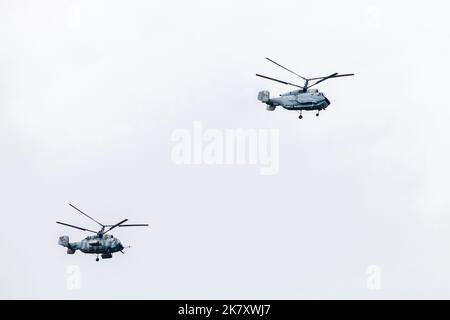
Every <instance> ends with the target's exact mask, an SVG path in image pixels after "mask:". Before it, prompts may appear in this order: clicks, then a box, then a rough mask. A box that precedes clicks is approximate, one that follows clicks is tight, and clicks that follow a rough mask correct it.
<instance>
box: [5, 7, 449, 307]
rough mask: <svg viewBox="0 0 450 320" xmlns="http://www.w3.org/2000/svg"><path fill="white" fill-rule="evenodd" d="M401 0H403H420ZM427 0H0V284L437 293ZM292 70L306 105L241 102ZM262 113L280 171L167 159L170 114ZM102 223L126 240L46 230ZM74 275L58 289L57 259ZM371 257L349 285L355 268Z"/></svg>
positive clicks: (252, 122) (179, 118) (321, 294)
mask: <svg viewBox="0 0 450 320" xmlns="http://www.w3.org/2000/svg"><path fill="white" fill-rule="evenodd" d="M419 3H420V4H419ZM449 9H450V8H449V5H448V4H447V3H446V2H444V1H427V2H426V3H424V2H423V1H420V2H419V1H397V2H392V1H344V2H342V1H340V2H337V1H331V0H329V1H313V2H312V1H304V2H302V1H261V0H260V1H155V0H152V1H111V0H108V1H39V2H37V1H5V0H1V1H0V42H1V46H0V150H1V157H0V164H1V167H0V194H1V195H2V196H1V202H0V203H1V220H2V229H1V232H0V252H1V263H0V298H39V299H41V298H58V299H59V298H61V299H68V298H139V299H140V298H142V299H145V298H194V299H195V298H261V299H263V298H267V299H271V298H275V299H276V298H287V299H293V298H450V274H449V272H448V270H449V268H450V253H449V244H450V233H449V231H450V230H449V229H450V218H449V213H450V210H449V209H450V203H449V200H448V196H447V193H448V181H449V178H450V171H449V168H448V162H449V160H450V153H449V150H448V142H447V137H448V136H449V134H450V127H449V126H448V123H449V117H450V111H449V109H448V107H449V103H448V91H449V90H448V86H449V80H450V66H449V63H448V57H449V56H450V43H449V41H448V39H449V38H450V22H449V20H448V11H449ZM266 56H268V57H271V58H272V59H275V60H277V61H279V62H280V63H282V64H285V65H286V66H287V67H290V68H292V69H294V70H295V71H297V72H298V73H300V74H303V75H305V76H311V77H313V76H324V75H327V74H331V73H334V72H340V73H347V72H354V73H356V75H357V76H356V77H354V78H342V79H336V80H332V81H327V82H325V83H323V84H322V85H321V86H320V89H321V90H323V91H324V92H325V93H326V94H327V96H328V97H329V98H330V99H331V100H334V102H333V103H332V105H331V106H330V107H329V109H328V110H327V111H325V112H323V113H322V114H321V116H320V117H319V118H318V119H317V118H316V117H315V116H314V114H313V113H308V114H306V115H305V117H304V119H303V120H302V121H300V120H298V119H297V114H296V113H295V112H288V111H286V110H283V109H277V110H276V111H274V112H267V111H266V110H265V106H264V105H263V104H261V103H260V102H259V101H257V100H256V96H257V92H258V91H260V90H263V89H268V90H270V91H271V93H272V94H278V93H281V92H283V91H287V90H289V88H287V87H285V86H283V85H281V84H277V83H272V82H269V81H266V80H263V79H259V78H257V77H255V75H254V74H255V73H262V74H266V75H269V76H273V77H277V78H281V79H285V80H287V81H294V80H297V79H295V77H294V76H292V75H290V74H289V73H287V72H285V71H284V70H282V69H279V68H277V67H276V66H275V65H272V64H270V63H269V62H267V61H265V60H264V57H266ZM195 120H201V121H202V122H203V125H204V126H205V127H210V128H218V129H225V128H255V129H259V128H279V129H280V170H279V173H278V174H277V175H274V176H260V175H259V168H257V167H255V166H250V165H248V166H206V165H205V166H174V165H173V164H172V163H171V160H170V152H171V148H172V146H173V142H171V141H170V136H171V133H172V132H173V130H175V129H177V128H187V129H190V128H192V125H193V121H195ZM69 202H71V203H74V204H75V205H77V206H79V207H80V208H82V209H83V210H85V211H86V212H87V213H89V214H91V215H92V216H94V217H96V218H97V219H98V220H101V221H103V222H105V223H115V222H117V221H120V220H121V219H123V218H128V219H130V222H136V223H139V222H148V223H150V224H151V227H150V228H148V229H145V228H140V229H139V228H135V229H119V230H117V231H116V232H115V233H114V235H116V236H117V237H119V238H120V239H121V241H122V242H123V243H124V244H130V245H132V246H133V248H131V249H129V250H128V251H127V253H126V255H123V256H122V255H120V254H118V255H115V256H114V258H113V259H111V260H105V261H100V262H99V263H96V262H95V259H94V256H90V255H83V254H81V253H79V252H77V254H75V255H73V256H71V255H67V254H66V253H65V249H64V248H62V247H60V246H58V245H57V244H56V243H57V239H58V237H59V236H60V235H65V234H67V235H69V236H70V239H71V241H78V240H80V239H81V238H83V237H84V236H85V233H83V232H81V231H78V230H75V229H69V228H64V227H62V226H58V225H56V224H55V221H56V220H60V221H65V222H68V223H73V224H76V225H81V226H85V227H87V228H94V227H95V225H94V224H93V223H92V222H91V221H89V220H87V219H85V218H84V217H83V216H81V215H78V214H77V213H76V212H75V211H74V210H73V209H71V208H70V207H69V206H68V205H67V203H69ZM69 265H78V266H80V268H81V289H80V290H68V289H67V288H66V267H67V266H69ZM370 265H377V266H379V267H380V268H381V270H382V288H381V290H378V291H371V290H368V289H367V286H366V281H367V275H366V269H367V267H368V266H370Z"/></svg>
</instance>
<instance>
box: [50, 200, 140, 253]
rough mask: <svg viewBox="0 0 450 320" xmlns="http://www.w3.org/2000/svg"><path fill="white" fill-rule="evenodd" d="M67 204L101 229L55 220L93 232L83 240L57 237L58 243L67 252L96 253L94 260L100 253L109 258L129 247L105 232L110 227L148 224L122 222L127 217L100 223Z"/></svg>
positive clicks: (125, 220)
mask: <svg viewBox="0 0 450 320" xmlns="http://www.w3.org/2000/svg"><path fill="white" fill-rule="evenodd" d="M69 205H70V206H71V207H72V208H74V209H75V210H77V211H78V212H80V213H81V214H83V215H84V216H86V217H88V218H89V219H91V220H92V221H94V222H95V223H97V224H98V225H100V227H101V229H100V230H99V231H93V230H90V229H86V228H82V227H78V226H74V225H71V224H68V223H64V222H59V221H56V223H58V224H61V225H63V226H67V227H71V228H75V229H79V230H83V231H88V232H92V233H94V234H95V235H92V236H87V237H86V238H84V239H83V240H81V241H79V242H69V237H68V236H62V237H59V240H58V244H59V245H61V246H63V247H65V248H67V254H74V253H75V252H76V251H77V250H80V251H81V252H83V253H88V254H96V255H97V258H96V259H95V261H99V260H100V259H99V257H98V256H99V255H101V257H102V259H110V258H112V254H113V253H115V252H121V253H124V252H123V250H124V249H125V248H129V247H124V246H123V245H122V243H121V242H120V240H119V239H117V238H115V237H114V236H113V235H112V234H107V233H108V232H109V231H111V230H112V229H114V228H116V227H147V226H148V224H124V223H125V222H127V221H128V219H124V220H122V221H120V222H119V223H116V224H114V225H106V224H102V223H100V222H98V221H97V220H95V219H94V218H92V217H90V216H89V215H87V214H86V213H84V212H83V211H81V210H80V209H78V208H77V207H75V206H74V205H72V204H70V203H69Z"/></svg>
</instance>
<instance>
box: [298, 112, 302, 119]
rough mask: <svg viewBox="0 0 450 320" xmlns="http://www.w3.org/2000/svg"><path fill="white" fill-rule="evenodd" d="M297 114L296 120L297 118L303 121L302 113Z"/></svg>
mask: <svg viewBox="0 0 450 320" xmlns="http://www.w3.org/2000/svg"><path fill="white" fill-rule="evenodd" d="M299 114H300V115H299V116H298V118H299V119H303V116H302V112H301V111H299Z"/></svg>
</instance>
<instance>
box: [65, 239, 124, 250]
mask: <svg viewBox="0 0 450 320" xmlns="http://www.w3.org/2000/svg"><path fill="white" fill-rule="evenodd" d="M70 247H71V248H72V249H73V250H75V249H76V250H80V251H81V252H83V253H95V254H99V253H103V254H105V253H106V254H107V253H114V252H118V251H121V250H123V248H124V247H123V245H122V243H121V242H120V240H119V239H117V238H114V237H113V236H112V235H104V236H103V237H99V236H89V237H86V238H85V239H83V240H81V241H79V242H73V243H70Z"/></svg>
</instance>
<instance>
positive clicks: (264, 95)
mask: <svg viewBox="0 0 450 320" xmlns="http://www.w3.org/2000/svg"><path fill="white" fill-rule="evenodd" d="M258 100H259V101H261V102H263V103H267V102H269V100H270V92H269V91H267V90H264V91H260V92H259V93H258Z"/></svg>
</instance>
